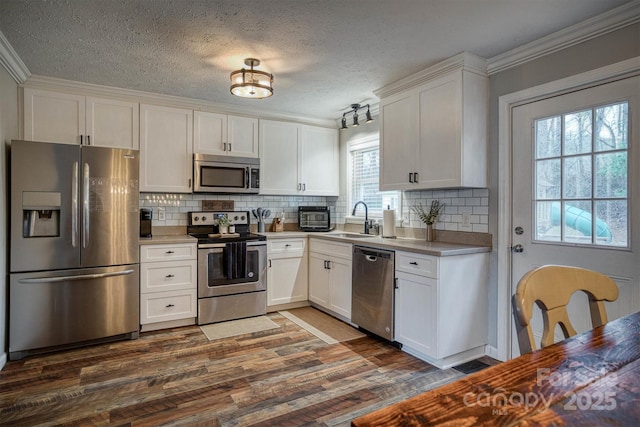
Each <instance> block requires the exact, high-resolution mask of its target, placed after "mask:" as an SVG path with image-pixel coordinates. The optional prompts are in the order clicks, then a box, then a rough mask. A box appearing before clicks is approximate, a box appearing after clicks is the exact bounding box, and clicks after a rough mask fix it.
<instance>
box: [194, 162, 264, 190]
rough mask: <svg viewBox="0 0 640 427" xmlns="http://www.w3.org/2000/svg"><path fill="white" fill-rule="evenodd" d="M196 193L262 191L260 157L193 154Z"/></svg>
mask: <svg viewBox="0 0 640 427" xmlns="http://www.w3.org/2000/svg"><path fill="white" fill-rule="evenodd" d="M193 181H194V185H193V192H194V193H253V194H257V193H258V191H260V159H256V158H253V157H233V156H215V155H209V154H197V153H196V154H194V155H193Z"/></svg>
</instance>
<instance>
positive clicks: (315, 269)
mask: <svg viewBox="0 0 640 427" xmlns="http://www.w3.org/2000/svg"><path fill="white" fill-rule="evenodd" d="M326 260H327V258H326V257H325V256H323V255H319V254H315V253H313V252H309V301H312V302H315V303H316V304H319V305H321V306H322V307H324V308H327V309H330V306H329V270H327V269H326V264H325V261H326Z"/></svg>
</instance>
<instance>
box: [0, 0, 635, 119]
mask: <svg viewBox="0 0 640 427" xmlns="http://www.w3.org/2000/svg"><path fill="white" fill-rule="evenodd" d="M624 3H627V0H317V1H314V0H242V1H240V0H227V1H224V0H215V1H214V0H209V1H195V0H26V1H23V0H0V31H1V32H2V33H3V34H4V35H5V37H6V38H7V40H8V41H9V43H11V45H12V46H13V48H14V49H15V50H16V52H17V53H18V55H19V56H20V58H21V59H22V60H23V62H24V63H25V64H26V66H27V67H28V68H29V71H30V72H31V73H33V74H37V75H44V76H51V77H59V78H63V79H69V80H76V81H81V82H87V83H95V84H101V85H108V86H116V87H122V88H128V89H136V90H143V91H149V92H156V93H162V94H169V95H177V96H185V97H189V98H196V99H204V100H207V101H212V102H217V103H226V104H234V105H240V106H243V105H244V106H251V107H256V106H257V105H259V106H261V107H264V108H265V109H268V110H272V111H279V112H292V113H298V114H302V115H307V116H310V117H314V118H329V119H336V118H338V117H339V116H340V115H341V114H342V112H343V111H345V110H346V109H348V107H349V104H352V103H355V102H376V101H377V100H376V98H375V96H374V95H373V91H374V90H375V89H378V88H380V87H382V86H384V85H386V84H388V83H392V82H394V81H396V80H398V79H400V78H402V77H405V76H407V75H410V74H412V73H414V72H417V71H419V70H422V69H424V68H426V67H428V66H430V65H432V64H434V63H436V62H438V61H441V60H443V59H446V58H448V57H450V56H452V55H455V54H456V53H459V52H461V51H468V52H471V53H475V54H477V55H480V56H482V57H485V58H490V57H492V56H495V55H497V54H499V53H502V52H505V51H507V50H510V49H513V48H515V47H517V46H520V45H522V44H524V43H527V42H530V41H532V40H535V39H538V38H540V37H542V36H545V35H547V34H550V33H552V32H554V31H557V30H560V29H563V28H565V27H567V26H569V25H571V24H574V23H577V22H580V21H583V20H585V19H588V18H590V17H592V16H595V15H597V14H599V13H602V12H604V11H607V10H609V9H612V8H614V7H617V6H619V5H621V4H624ZM247 57H255V58H258V59H260V60H261V61H262V65H261V67H260V69H263V70H265V71H269V72H271V73H273V74H274V89H275V90H274V95H273V96H272V97H271V98H268V99H263V100H246V99H241V98H237V97H234V96H232V95H231V94H230V93H229V84H230V82H229V73H230V72H231V71H233V70H234V69H239V68H241V67H242V66H243V60H244V58H247Z"/></svg>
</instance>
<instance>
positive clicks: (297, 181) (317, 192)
mask: <svg viewBox="0 0 640 427" xmlns="http://www.w3.org/2000/svg"><path fill="white" fill-rule="evenodd" d="M338 171H339V158H338V131H337V130H336V129H328V128H322V127H317V126H308V125H300V124H296V123H289V122H281V121H274V120H260V194H279V195H306V196H337V195H338V193H339V184H338Z"/></svg>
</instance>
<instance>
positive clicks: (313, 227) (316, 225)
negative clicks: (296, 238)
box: [298, 206, 331, 231]
mask: <svg viewBox="0 0 640 427" xmlns="http://www.w3.org/2000/svg"><path fill="white" fill-rule="evenodd" d="M298 228H300V230H302V231H330V230H331V213H330V212H329V208H328V207H327V206H298Z"/></svg>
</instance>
